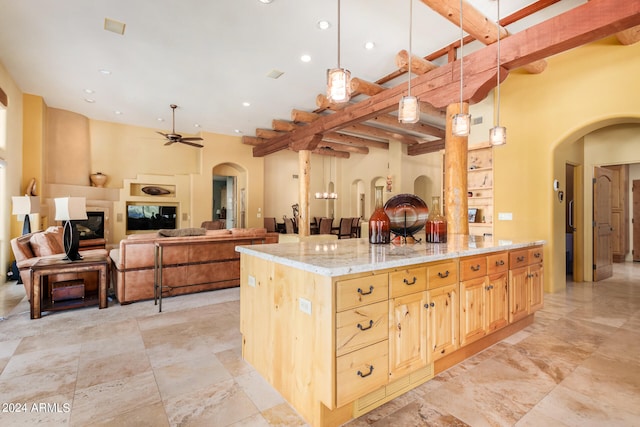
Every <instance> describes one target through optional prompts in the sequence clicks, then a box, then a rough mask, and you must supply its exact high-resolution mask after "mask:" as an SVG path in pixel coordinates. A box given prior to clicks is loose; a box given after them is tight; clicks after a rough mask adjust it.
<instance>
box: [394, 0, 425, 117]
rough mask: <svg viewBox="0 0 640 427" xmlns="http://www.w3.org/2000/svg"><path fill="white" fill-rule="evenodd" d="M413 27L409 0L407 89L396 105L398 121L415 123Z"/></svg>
mask: <svg viewBox="0 0 640 427" xmlns="http://www.w3.org/2000/svg"><path fill="white" fill-rule="evenodd" d="M412 29H413V0H409V69H408V70H407V73H408V75H409V79H408V80H409V85H408V86H409V87H408V89H407V96H403V97H402V98H400V105H399V106H398V121H399V122H400V123H416V122H417V121H418V120H420V107H419V104H418V98H416V97H415V96H411V56H412V53H411V36H412Z"/></svg>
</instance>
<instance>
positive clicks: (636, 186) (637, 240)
mask: <svg viewBox="0 0 640 427" xmlns="http://www.w3.org/2000/svg"><path fill="white" fill-rule="evenodd" d="M632 192H633V212H632V213H631V215H632V218H633V260H634V261H640V180H637V179H635V180H634V181H633V190H632Z"/></svg>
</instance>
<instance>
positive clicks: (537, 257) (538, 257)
mask: <svg viewBox="0 0 640 427" xmlns="http://www.w3.org/2000/svg"><path fill="white" fill-rule="evenodd" d="M542 261H543V250H542V246H536V247H535V248H531V249H529V264H537V263H540V262H542Z"/></svg>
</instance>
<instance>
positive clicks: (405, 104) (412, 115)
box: [398, 96, 420, 123]
mask: <svg viewBox="0 0 640 427" xmlns="http://www.w3.org/2000/svg"><path fill="white" fill-rule="evenodd" d="M418 120H420V107H419V105H418V98H416V97H415V96H403V97H402V98H401V99H400V106H399V108H398V121H399V122H400V123H417V122H418Z"/></svg>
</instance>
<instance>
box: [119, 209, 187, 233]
mask: <svg viewBox="0 0 640 427" xmlns="http://www.w3.org/2000/svg"><path fill="white" fill-rule="evenodd" d="M177 210H178V209H177V206H166V205H161V204H151V203H131V204H127V231H140V230H160V229H162V228H176V218H177V215H176V214H177Z"/></svg>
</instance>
